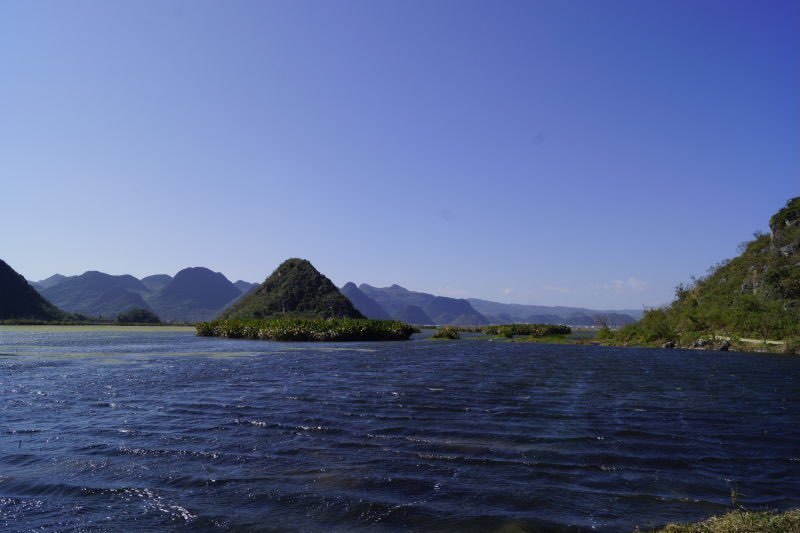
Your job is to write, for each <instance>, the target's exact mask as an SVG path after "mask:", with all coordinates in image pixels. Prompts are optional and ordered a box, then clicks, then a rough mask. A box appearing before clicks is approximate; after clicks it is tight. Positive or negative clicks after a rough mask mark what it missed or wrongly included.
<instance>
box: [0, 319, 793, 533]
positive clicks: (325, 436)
mask: <svg viewBox="0 0 800 533" xmlns="http://www.w3.org/2000/svg"><path fill="white" fill-rule="evenodd" d="M0 412H1V413H2V417H1V418H0V528H3V529H10V530H30V529H39V528H41V529H46V530H65V529H66V530H70V529H81V530H83V529H91V530H100V531H103V530H146V529H150V530H152V529H163V528H170V529H176V530H187V531H188V530H245V529H260V530H266V531H270V530H274V531H353V530H357V531H395V530H403V531H450V530H460V531H494V530H500V529H502V530H503V531H519V530H536V529H537V528H539V529H541V530H545V531H550V530H565V531H584V530H587V531H588V530H591V531H631V530H633V529H634V528H635V527H636V526H639V527H641V528H643V529H644V528H647V527H652V526H656V525H661V524H664V523H666V522H670V521H687V520H697V519H702V518H705V517H707V516H709V515H712V514H719V513H723V512H725V511H727V510H729V509H730V506H731V490H732V489H736V488H737V487H738V492H739V503H740V504H742V505H744V506H745V507H747V508H749V509H762V508H770V509H778V510H785V509H788V508H793V507H798V506H800V358H799V357H796V356H794V357H792V356H780V355H759V354H739V353H720V352H698V351H682V350H652V349H634V348H602V347H594V346H559V345H544V344H522V343H517V344H509V343H499V342H486V341H467V340H462V341H431V340H424V339H423V340H411V341H408V342H394V343H347V344H285V343H273V342H261V341H237V340H226V339H213V338H199V337H195V336H194V335H193V332H192V330H189V329H180V328H174V329H168V328H66V327H62V328H58V327H43V328H38V327H24V328H23V327H0Z"/></svg>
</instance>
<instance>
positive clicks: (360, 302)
mask: <svg viewBox="0 0 800 533" xmlns="http://www.w3.org/2000/svg"><path fill="white" fill-rule="evenodd" d="M303 261H304V260H300V259H292V260H289V261H287V262H284V264H283V265H281V267H279V268H278V270H276V273H278V272H284V271H285V273H286V275H284V276H283V277H282V281H281V283H280V284H278V283H277V280H273V281H275V283H271V284H270V285H269V287H271V288H269V289H268V290H267V289H265V290H262V291H261V293H260V296H259V297H258V298H260V299H261V300H260V303H259V304H258V305H257V306H255V307H258V308H259V309H261V311H260V312H262V314H263V313H266V314H268V315H271V314H274V313H275V312H276V309H277V308H276V307H274V306H275V305H277V304H276V303H275V302H273V301H272V300H270V301H266V300H264V298H266V292H271V293H274V292H275V289H276V288H277V287H278V285H280V286H281V287H283V288H281V289H280V291H281V294H283V295H285V294H289V292H291V291H289V289H288V288H287V286H285V283H286V282H287V280H288V279H289V277H291V276H288V273H289V272H290V271H291V272H293V273H294V274H292V276H295V277H297V279H298V280H300V279H301V278H302V280H303V283H301V285H302V284H305V283H306V282H307V281H308V280H311V281H310V282H311V283H313V284H316V285H315V287H317V289H319V290H322V288H324V289H325V290H326V291H327V290H328V289H329V288H330V287H328V286H327V284H325V283H323V282H322V278H324V279H325V280H327V278H325V277H324V276H322V275H321V274H319V272H317V271H316V269H314V270H313V271H312V270H311V269H313V266H311V264H310V263H308V262H307V261H305V262H303ZM306 263H307V264H306ZM289 266H291V267H292V268H291V269H287V268H288V267H289ZM284 267H286V268H284ZM301 273H302V275H300V274H301ZM274 275H275V273H274V274H273V276H274ZM319 276H322V278H320V277H319ZM329 281H330V280H328V282H329ZM30 285H31V286H33V287H34V288H35V289H36V290H37V291H38V292H39V293H40V294H41V295H42V296H43V297H44V298H46V299H47V300H49V301H50V302H52V303H53V304H54V305H55V306H57V307H59V308H60V309H63V310H64V311H67V312H71V313H80V314H82V315H85V316H88V317H93V318H107V319H113V318H115V317H116V316H118V315H119V314H121V313H126V312H129V311H131V310H133V309H144V310H146V311H150V312H152V313H154V314H156V315H157V316H158V317H159V318H161V320H163V321H165V322H198V321H205V320H211V319H213V318H216V317H217V316H219V315H220V314H221V313H222V312H223V310H226V309H228V308H229V307H230V306H232V305H234V304H241V305H239V307H238V309H239V310H241V309H243V308H244V307H248V306H250V307H251V308H252V309H254V308H255V307H253V304H252V302H253V301H254V300H252V299H251V300H249V301H250V303H248V304H245V303H243V302H245V300H246V299H247V298H249V297H250V296H252V295H253V294H254V293H255V292H257V291H258V290H260V289H259V287H263V284H262V285H261V286H260V285H259V284H257V283H251V282H247V281H243V280H237V281H236V282H235V283H232V282H231V281H229V280H228V279H227V278H226V277H225V276H224V275H223V274H221V273H219V272H213V271H212V270H209V269H208V268H204V267H192V268H185V269H183V270H181V271H180V272H178V273H177V274H175V276H174V277H173V276H169V275H167V274H156V275H152V276H147V277H144V278H142V279H137V278H135V277H134V276H130V275H121V276H113V275H110V274H105V273H102V272H96V271H89V272H85V273H83V274H81V275H79V276H63V275H61V274H55V275H53V276H50V277H49V278H46V279H43V280H40V281H36V282H31V283H30ZM331 286H333V285H332V284H331ZM299 290H300V289H297V288H296V289H295V292H297V291H299ZM339 292H340V293H341V294H343V295H344V296H345V297H346V298H347V299H348V300H349V301H350V302H352V305H353V307H354V308H355V310H357V311H358V312H360V313H361V314H363V315H364V316H366V317H368V318H374V319H382V320H387V319H396V320H402V321H403V322H407V323H411V324H437V325H440V324H451V325H464V326H466V325H470V326H480V325H485V324H508V323H514V322H533V323H550V324H569V325H573V326H591V325H596V324H607V325H609V326H623V325H625V324H629V323H632V322H635V319H637V318H638V317H639V316H641V311H638V312H637V311H597V310H592V309H586V308H577V307H549V306H540V305H521V304H505V303H499V302H492V301H489V300H480V299H475V298H470V299H461V298H450V297H446V296H437V295H434V294H429V293H424V292H417V291H411V290H408V289H406V288H404V287H401V286H399V285H392V286H390V287H373V286H372V285H368V284H366V283H362V284H361V285H358V286H357V285H356V284H355V283H352V282H350V283H347V284H345V285H344V286H343V287H342V288H341V289H340V291H339ZM276 294H277V293H276ZM328 296H329V297H330V298H333V299H332V300H330V301H327V300H326V303H325V305H327V306H329V307H330V306H331V305H333V307H334V308H335V309H336V311H335V313H334V314H335V315H336V316H339V315H341V316H350V315H349V313H350V312H349V311H348V310H347V309H346V305H344V304H342V303H341V302H336V303H335V304H334V303H332V302H333V300H334V299H335V298H334V297H333V296H330V294H329V295H328ZM274 297H275V296H274V294H273V296H271V297H270V298H273V299H274ZM282 297H283V296H282Z"/></svg>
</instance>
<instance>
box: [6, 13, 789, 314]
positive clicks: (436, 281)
mask: <svg viewBox="0 0 800 533" xmlns="http://www.w3.org/2000/svg"><path fill="white" fill-rule="evenodd" d="M0 185H1V188H0V191H1V193H0V194H1V196H0V223H1V224H2V228H3V231H2V233H1V234H0V258H2V259H4V260H6V261H7V262H8V263H9V264H11V265H12V266H13V267H14V268H16V269H17V270H18V271H19V272H21V273H22V274H23V275H25V276H26V277H28V278H29V279H34V280H35V279H40V278H43V277H46V276H49V275H50V274H53V273H55V272H60V273H63V274H79V273H82V272H83V271H85V270H90V269H91V270H102V271H104V272H108V273H112V274H122V273H130V274H134V275H136V276H140V277H141V276H144V275H148V274H155V273H168V274H174V273H175V272H176V271H177V270H179V269H181V268H183V267H187V266H207V267H210V268H212V269H214V270H218V271H221V272H223V273H224V274H226V275H227V276H228V277H229V278H230V279H232V280H235V279H239V278H243V279H246V280H251V281H261V280H263V279H264V277H266V275H268V274H269V273H270V272H271V271H272V270H273V269H274V268H275V267H276V266H277V265H278V263H280V261H282V260H283V259H286V258H288V257H293V256H298V257H304V258H308V259H310V260H311V261H312V262H313V263H314V264H315V265H316V266H317V267H318V268H319V269H320V270H321V271H323V272H324V273H326V274H327V275H328V276H329V277H330V278H331V279H332V280H333V281H334V282H335V283H337V284H339V285H341V284H343V283H345V282H347V281H350V280H352V281H355V282H357V283H360V282H367V283H370V284H373V285H379V286H382V285H388V284H391V283H399V284H401V285H403V286H406V287H408V288H411V289H416V290H423V291H429V292H434V293H438V294H446V295H453V296H469V297H481V298H487V299H492V300H498V301H506V302H519V303H539V304H552V305H555V304H563V305H582V306H587V307H594V308H631V307H634V308H641V306H642V305H653V304H660V303H666V302H668V301H669V300H670V299H671V297H672V293H673V287H674V286H675V285H676V284H677V283H679V282H682V281H686V280H687V279H688V278H689V277H690V276H692V275H702V274H703V273H704V272H705V271H706V269H707V267H708V266H710V265H711V264H713V263H715V262H717V261H719V260H721V259H724V258H727V257H732V256H733V255H735V254H736V246H737V244H738V243H739V242H741V241H743V240H745V239H747V238H748V237H751V235H752V233H753V232H754V231H756V230H766V229H767V219H768V217H769V216H770V214H772V213H773V212H774V211H776V210H777V209H778V208H779V207H781V206H782V205H783V204H784V203H785V201H786V200H787V199H788V198H789V197H791V196H796V195H798V194H800V2H798V1H778V0H774V1H769V2H756V1H748V2H740V1H732V0H724V1H719V2H713V1H697V0H691V1H688V0H687V1H684V0H681V1H653V0H631V1H623V2H620V1H610V0H602V1H590V0H583V1H568V0H557V1H535V0H530V1H524V2H522V1H521V2H514V1H499V2H497V1H488V0H487V1H482V2H471V1H465V0H458V1H452V2H451V1H445V0H436V1H427V0H426V1H411V0H408V1H407V0H403V1H388V0H377V1H376V0H368V1H363V2H362V1H345V0H342V1H333V0H325V1H319V2H305V1H294V0H293V1H288V0H287V1H281V2H267V1H247V2H241V1H238V2H237V1H233V2H231V1H225V2H222V1H217V2H201V1H192V2H183V1H174V2H171V1H159V2H154V1H132V0H131V1H126V2H106V1H93V2H77V1H37V2H28V1H20V2H16V1H8V0H6V1H4V2H2V3H0Z"/></svg>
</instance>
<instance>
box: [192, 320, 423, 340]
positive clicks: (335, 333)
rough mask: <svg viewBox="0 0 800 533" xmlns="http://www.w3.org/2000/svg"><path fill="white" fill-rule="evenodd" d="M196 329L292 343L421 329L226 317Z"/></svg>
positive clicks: (385, 336) (392, 335)
mask: <svg viewBox="0 0 800 533" xmlns="http://www.w3.org/2000/svg"><path fill="white" fill-rule="evenodd" d="M196 328H197V335H198V336H201V337H226V338H229V339H257V340H265V341H288V342H347V341H350V342H352V341H399V340H408V338H409V337H411V335H412V334H413V333H415V332H417V331H419V330H418V329H417V328H415V327H413V326H409V325H408V324H405V323H403V322H400V321H398V320H367V319H355V318H327V319H314V318H274V319H222V320H214V321H212V322H201V323H199V324H197V325H196Z"/></svg>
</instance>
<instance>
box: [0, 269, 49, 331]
mask: <svg viewBox="0 0 800 533" xmlns="http://www.w3.org/2000/svg"><path fill="white" fill-rule="evenodd" d="M63 317H64V313H62V312H61V311H60V310H59V309H58V308H57V307H56V306H54V305H53V304H51V303H50V302H48V301H47V300H45V299H44V298H43V297H42V296H41V295H40V294H39V293H38V292H36V289H34V288H33V287H31V286H30V285H29V284H28V282H27V281H25V278H23V277H22V276H21V275H19V274H18V273H17V272H16V271H14V269H13V268H11V267H10V266H8V264H6V263H5V262H4V261H3V260H2V259H0V320H11V319H35V320H58V319H60V318H63Z"/></svg>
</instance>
